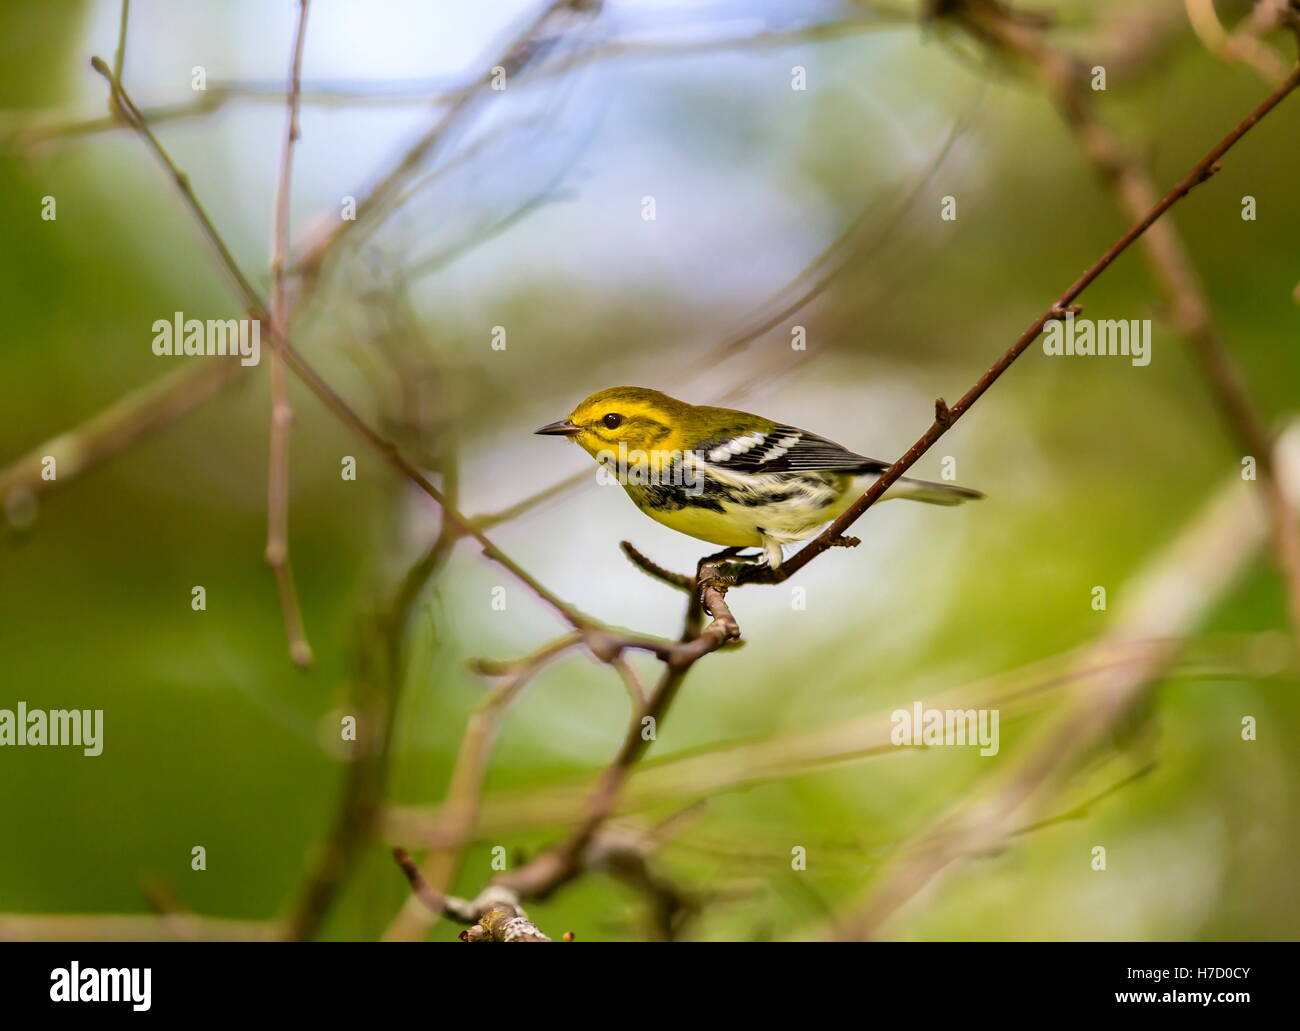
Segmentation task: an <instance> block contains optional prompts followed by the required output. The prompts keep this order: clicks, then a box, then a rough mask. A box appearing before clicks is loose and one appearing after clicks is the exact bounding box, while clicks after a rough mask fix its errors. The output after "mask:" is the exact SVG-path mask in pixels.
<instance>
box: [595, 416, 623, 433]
mask: <svg viewBox="0 0 1300 1031" xmlns="http://www.w3.org/2000/svg"><path fill="white" fill-rule="evenodd" d="M600 421H601V422H603V423H604V424H605V425H606V426H607V427H608V428H609V429H611V430H616V429H618V428H619V427H620V426H622V425H623V416H621V415H619V414H618V412H610V413H609V414H608V415H607V416H605V418H603V419H601V420H600Z"/></svg>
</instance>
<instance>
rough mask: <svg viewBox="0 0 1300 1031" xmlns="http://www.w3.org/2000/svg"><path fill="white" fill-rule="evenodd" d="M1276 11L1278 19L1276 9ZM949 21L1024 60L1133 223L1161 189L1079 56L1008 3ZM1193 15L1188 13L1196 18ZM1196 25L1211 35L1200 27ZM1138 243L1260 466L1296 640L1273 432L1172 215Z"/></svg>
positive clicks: (1298, 615) (1293, 534) (1295, 592)
mask: <svg viewBox="0 0 1300 1031" xmlns="http://www.w3.org/2000/svg"><path fill="white" fill-rule="evenodd" d="M1206 8H1208V11H1207V10H1206ZM1188 9H1189V14H1194V15H1195V14H1197V12H1199V16H1200V18H1201V19H1203V18H1209V19H1214V24H1215V25H1216V26H1217V25H1218V21H1217V19H1216V18H1215V15H1214V11H1213V6H1212V5H1210V4H1208V3H1206V4H1201V3H1200V2H1199V0H1191V2H1189V5H1188ZM1277 16H1278V17H1280V16H1281V15H1280V12H1277ZM950 17H951V18H952V19H953V20H954V21H955V22H956V23H957V24H960V25H961V26H962V27H963V28H965V29H966V30H967V31H968V32H970V33H971V34H972V35H974V36H975V37H976V38H978V39H981V40H983V41H985V42H986V43H987V44H989V45H990V46H992V47H994V48H997V49H999V50H1003V51H1006V52H1009V53H1011V54H1013V55H1015V56H1017V57H1019V58H1021V59H1023V60H1024V61H1026V62H1027V63H1028V64H1029V66H1030V67H1031V68H1032V69H1033V71H1034V72H1035V74H1036V75H1037V76H1038V78H1039V80H1040V81H1041V82H1042V83H1043V85H1044V86H1045V87H1046V88H1047V90H1048V92H1049V94H1050V96H1051V98H1052V100H1053V102H1054V103H1055V104H1056V106H1057V108H1058V109H1059V110H1060V112H1061V115H1062V117H1063V118H1064V119H1065V121H1066V124H1067V125H1068V126H1069V128H1070V130H1071V132H1072V133H1073V134H1074V136H1075V139H1076V140H1077V142H1078V144H1079V148H1080V150H1081V151H1082V152H1083V154H1084V156H1085V157H1086V158H1087V159H1088V161H1089V162H1090V163H1091V164H1092V166H1093V168H1094V169H1096V171H1097V173H1098V178H1099V179H1100V180H1101V182H1102V183H1103V184H1104V185H1105V186H1106V187H1107V188H1108V189H1109V190H1110V191H1111V193H1112V194H1113V195H1114V198H1115V201H1116V203H1117V204H1118V205H1119V207H1120V208H1121V210H1122V211H1124V212H1125V213H1126V214H1127V215H1128V216H1129V217H1130V218H1134V219H1139V218H1141V217H1142V214H1143V212H1145V211H1148V210H1150V209H1151V208H1152V207H1153V205H1156V204H1157V198H1158V196H1159V194H1158V191H1157V189H1156V187H1155V184H1154V183H1153V182H1152V179H1151V175H1150V173H1149V172H1148V170H1147V168H1146V165H1145V164H1144V162H1143V161H1142V160H1140V159H1139V158H1138V157H1137V156H1136V155H1134V154H1132V153H1131V152H1129V151H1128V150H1127V149H1126V148H1125V147H1124V145H1123V143H1122V142H1121V141H1120V139H1119V137H1118V136H1117V134H1116V133H1115V132H1114V130H1113V129H1112V128H1111V127H1110V125H1109V124H1107V123H1106V122H1105V121H1104V120H1103V119H1102V117H1101V115H1100V114H1099V113H1098V111H1097V107H1096V104H1095V102H1094V99H1093V94H1092V91H1091V90H1090V89H1089V88H1088V85H1087V79H1086V77H1085V75H1084V74H1083V70H1082V67H1081V65H1080V62H1078V61H1077V60H1076V59H1075V58H1073V57H1072V56H1071V55H1069V54H1068V53H1066V52H1065V51H1063V50H1061V49H1060V48H1057V47H1054V46H1052V45H1051V43H1050V42H1049V41H1048V40H1047V39H1046V38H1045V36H1044V35H1043V34H1042V32H1041V31H1040V30H1038V29H1036V28H1034V27H1027V26H1025V25H1024V24H1023V23H1021V22H1019V21H1016V20H1014V19H1012V18H1009V17H1008V13H1007V9H1006V8H1004V7H1002V6H1001V5H1000V4H998V3H992V2H990V0H960V2H956V0H954V2H953V3H952V4H951V5H950ZM1198 20H1200V19H1198V17H1194V18H1193V22H1194V23H1197V22H1198ZM1202 30H1203V31H1208V29H1206V28H1205V26H1204V25H1202ZM1268 52H1269V53H1270V54H1271V53H1273V52H1272V51H1268ZM1273 56H1274V57H1276V54H1273ZM1283 72H1285V69H1283ZM1270 78H1273V79H1274V80H1276V78H1278V77H1277V76H1270ZM1280 78H1281V79H1282V85H1281V86H1279V87H1278V90H1277V91H1276V92H1275V93H1274V97H1279V96H1284V95H1285V94H1286V93H1287V92H1289V91H1290V90H1291V89H1293V88H1294V86H1295V73H1292V75H1291V77H1290V78H1289V79H1287V78H1286V76H1285V75H1284V74H1283V75H1282V76H1280ZM1288 82H1289V83H1290V85H1288ZM1234 142H1235V141H1234ZM1224 149H1225V150H1226V148H1224ZM1219 156H1220V157H1221V156H1222V152H1220V154H1219ZM1215 161H1217V158H1215ZM1214 169H1215V165H1214V162H1211V163H1210V164H1206V165H1204V166H1203V172H1204V177H1208V175H1209V174H1211V173H1212V172H1213V171H1214ZM1192 185H1195V183H1193V184H1192ZM1142 248H1143V253H1144V254H1145V256H1146V259H1147V262H1148V264H1149V265H1150V266H1151V270H1152V272H1153V273H1154V275H1155V279H1156V282H1157V284H1158V285H1159V287H1160V289H1161V291H1162V292H1163V293H1164V295H1165V298H1166V301H1167V302H1168V304H1169V308H1170V311H1171V313H1172V319H1173V323H1174V327H1175V328H1176V329H1177V330H1178V332H1179V333H1181V334H1182V335H1183V336H1184V337H1185V338H1186V340H1187V342H1188V344H1189V346H1190V348H1191V352H1192V357H1193V358H1194V359H1195V360H1196V362H1197V365H1198V366H1199V368H1200V371H1201V376H1202V378H1203V379H1204V380H1205V382H1206V384H1207V385H1208V386H1209V388H1210V390H1211V393H1212V396H1213V397H1214V400H1215V401H1216V402H1217V404H1218V408H1219V411H1220V413H1221V414H1222V416H1223V419H1224V422H1225V424H1226V426H1227V429H1228V431H1229V432H1230V433H1231V434H1232V436H1233V437H1234V438H1235V439H1236V441H1237V442H1238V444H1239V446H1241V447H1242V448H1244V449H1245V452H1246V453H1247V454H1249V455H1252V456H1254V457H1255V459H1256V461H1257V463H1258V470H1259V477H1260V478H1259V481H1258V482H1259V485H1260V489H1261V491H1262V492H1263V499H1264V504H1265V507H1266V508H1267V509H1268V511H1269V513H1270V518H1271V522H1272V534H1273V550H1274V555H1275V558H1276V561H1277V564H1278V567H1279V569H1280V570H1281V572H1282V577H1283V582H1284V588H1285V593H1286V599H1287V608H1288V612H1289V613H1290V619H1291V625H1292V629H1293V632H1294V633H1295V635H1296V637H1297V640H1300V524H1297V523H1296V521H1295V519H1294V518H1292V517H1291V516H1290V515H1289V511H1288V506H1287V503H1286V499H1285V497H1284V496H1283V493H1282V488H1281V486H1280V485H1279V484H1278V481H1277V476H1276V474H1275V472H1274V468H1273V448H1274V439H1273V434H1272V433H1271V431H1270V430H1269V427H1268V425H1267V424H1266V422H1265V421H1264V419H1263V418H1262V417H1261V415H1260V414H1259V413H1258V411H1257V410H1256V408H1255V405H1254V403H1253V401H1252V400H1251V397H1250V393H1249V390H1248V388H1247V386H1246V382H1245V377H1244V375H1243V374H1242V372H1241V370H1240V369H1239V368H1238V366H1237V364H1236V362H1235V361H1234V360H1233V358H1232V355H1231V353H1230V352H1229V351H1228V349H1227V347H1226V346H1225V345H1224V342H1223V340H1222V339H1221V337H1220V334H1219V331H1218V329H1217V328H1216V326H1215V324H1214V318H1213V316H1212V314H1211V312H1210V306H1209V301H1208V300H1207V298H1206V293H1205V287H1204V286H1203V284H1202V283H1201V279H1200V276H1199V275H1198V274H1197V271H1196V268H1195V266H1194V265H1193V263H1192V260H1191V257H1190V256H1189V254H1188V252H1187V247H1186V245H1185V244H1184V243H1183V240H1182V237H1181V236H1180V235H1179V233H1178V229H1177V227H1176V226H1175V224H1174V223H1173V221H1172V220H1171V219H1165V220H1164V221H1162V222H1160V223H1158V224H1156V225H1152V226H1151V228H1150V231H1149V232H1147V233H1146V234H1145V235H1144V236H1143V238H1142Z"/></svg>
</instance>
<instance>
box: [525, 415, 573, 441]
mask: <svg viewBox="0 0 1300 1031" xmlns="http://www.w3.org/2000/svg"><path fill="white" fill-rule="evenodd" d="M533 432H534V433H539V434H541V435H542V436H545V437H572V436H573V435H574V434H575V433H581V432H582V427H581V426H575V425H574V424H573V422H572V421H571V420H569V419H561V420H560V421H559V422H552V423H547V424H546V425H545V426H543V427H542V428H541V429H540V430H534V431H533Z"/></svg>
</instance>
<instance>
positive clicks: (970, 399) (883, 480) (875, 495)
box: [736, 68, 1300, 584]
mask: <svg viewBox="0 0 1300 1031" xmlns="http://www.w3.org/2000/svg"><path fill="white" fill-rule="evenodd" d="M1297 86H1300V68H1297V69H1296V70H1295V71H1293V72H1292V73H1291V74H1290V75H1289V76H1288V77H1287V79H1286V81H1285V82H1283V83H1282V85H1281V86H1279V87H1278V88H1277V89H1276V90H1274V91H1273V92H1272V93H1271V94H1270V95H1269V96H1268V97H1267V98H1266V99H1265V100H1264V101H1263V102H1262V103H1261V104H1260V105H1259V106H1258V107H1256V108H1255V110H1254V111H1252V112H1251V113H1250V114H1249V115H1247V116H1246V118H1245V119H1243V120H1242V122H1241V123H1240V124H1239V125H1237V127H1236V128H1234V129H1233V130H1232V131H1231V132H1229V133H1228V135H1227V136H1225V137H1224V138H1223V139H1222V140H1221V141H1220V142H1219V143H1218V144H1216V145H1215V146H1214V147H1213V148H1212V149H1211V150H1210V152H1209V153H1208V154H1206V155H1205V157H1203V158H1202V159H1201V160H1200V161H1198V162H1197V163H1196V164H1195V165H1194V166H1193V167H1192V169H1191V170H1190V171H1189V172H1188V173H1187V174H1186V175H1185V176H1183V178H1182V179H1180V180H1179V181H1178V182H1177V183H1176V184H1175V185H1174V187H1173V188H1172V189H1171V190H1170V191H1169V192H1168V193H1167V194H1165V196H1164V197H1163V198H1162V199H1161V200H1159V201H1158V202H1157V203H1156V204H1155V205H1154V206H1153V207H1152V208H1151V209H1150V210H1149V211H1147V212H1146V214H1144V215H1143V216H1142V217H1141V218H1140V219H1138V221H1137V222H1136V223H1135V224H1134V225H1133V227H1132V228H1131V229H1129V230H1128V232H1126V233H1125V234H1124V235H1123V236H1121V237H1120V238H1119V239H1118V240H1117V241H1115V243H1113V244H1112V245H1111V246H1110V247H1109V248H1107V249H1106V251H1105V253H1103V254H1102V256H1101V257H1100V258H1098V259H1097V260H1096V261H1095V262H1093V264H1092V265H1091V266H1090V267H1089V268H1088V269H1087V270H1086V271H1085V272H1084V273H1083V274H1082V275H1081V276H1079V278H1078V279H1076V280H1075V281H1074V282H1073V283H1071V284H1070V286H1069V287H1067V288H1066V289H1065V291H1064V292H1063V293H1062V294H1061V295H1060V296H1059V297H1058V298H1057V299H1056V300H1055V301H1053V302H1052V303H1051V304H1050V305H1049V306H1048V307H1047V309H1046V310H1045V311H1044V312H1043V313H1042V314H1041V315H1039V316H1038V317H1037V318H1036V319H1034V321H1033V322H1032V323H1030V325H1029V328H1027V329H1026V330H1025V331H1024V332H1023V333H1021V334H1020V337H1019V338H1018V339H1017V340H1016V342H1015V343H1014V344H1012V345H1011V347H1010V348H1008V350H1007V351H1006V352H1005V353H1004V354H1003V355H1002V357H1001V358H999V359H998V360H997V361H996V362H994V363H993V365H992V367H991V368H990V369H989V370H988V371H987V372H986V373H984V375H982V376H981V377H980V378H979V379H978V380H977V381H976V382H975V385H974V386H972V387H971V388H970V389H969V390H968V391H966V393H965V394H963V395H962V396H961V398H959V399H958V401H957V403H956V404H954V405H951V406H950V407H949V409H948V412H949V416H950V418H949V420H948V422H947V425H941V424H940V423H939V422H938V421H937V420H936V421H935V422H933V423H931V425H930V428H929V429H927V430H926V431H925V433H923V434H922V435H921V437H920V438H919V439H918V440H917V441H916V443H914V444H913V445H912V446H911V447H910V448H908V449H907V451H906V452H905V453H904V454H903V456H902V457H901V458H899V459H898V461H896V462H894V464H893V465H891V466H890V467H889V468H888V469H886V470H885V471H884V472H883V473H881V475H880V478H879V479H877V480H876V481H875V482H874V483H873V484H872V485H871V487H870V488H869V489H868V490H867V491H866V493H864V494H863V495H862V497H860V498H858V500H857V501H855V502H854V503H853V504H852V505H850V506H849V507H848V509H846V510H845V512H844V513H843V514H842V515H840V516H839V517H838V518H837V519H836V520H835V521H834V522H832V523H831V524H830V526H828V527H827V528H826V529H825V530H823V531H822V533H820V534H819V535H818V536H817V537H815V538H814V539H813V540H812V541H810V542H809V543H808V544H806V545H804V547H803V548H801V549H800V550H799V551H798V552H797V553H796V554H794V555H793V556H791V557H790V558H789V559H788V560H787V561H786V562H784V563H782V565H781V566H780V567H779V568H778V569H777V570H775V571H772V570H770V569H763V570H761V571H755V570H754V569H753V568H750V569H745V570H742V571H741V572H740V573H738V574H737V577H736V583H737V584H744V583H782V582H783V581H785V580H788V579H789V578H790V577H791V576H793V575H794V574H795V573H797V572H798V571H799V570H800V569H802V568H803V567H804V566H806V565H807V564H808V563H809V562H811V561H812V560H813V559H814V558H816V557H817V556H818V555H820V554H822V552H824V551H826V550H827V549H828V548H830V547H832V546H833V544H834V542H835V540H836V539H837V538H839V537H841V536H842V535H843V533H844V531H845V530H846V529H848V528H849V527H850V526H852V525H853V523H854V522H855V521H856V520H857V519H858V518H859V517H860V516H861V515H862V513H863V512H865V511H866V510H867V509H868V508H870V507H871V506H872V505H874V504H875V503H876V502H877V501H879V500H880V497H881V495H882V494H884V493H885V491H886V490H888V489H889V487H890V486H891V485H892V484H893V483H894V482H895V481H896V480H897V479H898V478H899V477H900V476H902V475H903V473H905V472H906V471H907V470H908V469H910V468H911V467H912V466H913V465H914V464H916V461H917V459H919V458H920V457H921V456H922V455H923V454H925V452H927V451H928V450H930V448H931V447H932V446H933V445H934V443H935V441H937V440H938V439H939V438H940V437H942V436H943V435H944V434H945V433H946V432H948V429H949V428H951V426H952V425H953V424H954V423H956V421H957V420H958V419H960V418H961V417H962V416H963V415H965V414H966V412H967V411H968V410H969V409H970V407H971V405H973V404H974V403H975V402H976V401H978V400H979V399H980V398H981V397H982V396H983V395H984V392H985V391H987V390H988V388H989V387H991V386H992V385H993V384H994V383H995V382H996V381H997V380H998V378H999V377H1001V375H1002V374H1003V373H1004V372H1006V371H1007V369H1008V368H1010V367H1011V365H1012V363H1013V362H1014V361H1015V360H1016V359H1017V358H1019V357H1020V355H1021V354H1023V353H1024V352H1025V350H1026V349H1028V347H1029V345H1030V344H1032V343H1033V342H1034V341H1035V340H1037V339H1038V336H1039V334H1040V333H1042V331H1043V327H1044V326H1045V325H1046V324H1047V322H1048V321H1049V320H1051V319H1053V318H1057V317H1059V312H1060V311H1061V310H1063V309H1065V308H1067V307H1068V306H1069V305H1070V304H1071V303H1073V302H1074V300H1075V298H1077V297H1078V296H1079V295H1080V294H1081V293H1083V291H1084V290H1085V289H1086V288H1087V287H1088V286H1089V285H1090V284H1091V283H1092V282H1093V281H1094V280H1095V279H1096V278H1097V277H1098V276H1100V275H1101V274H1102V273H1103V272H1105V271H1106V269H1107V268H1109V267H1110V265H1111V263H1112V262H1114V261H1115V259H1116V258H1118V257H1119V256H1120V255H1121V254H1122V253H1124V251H1126V250H1127V249H1128V248H1129V246H1130V245H1131V244H1132V243H1133V242H1134V241H1135V240H1137V239H1138V238H1139V237H1141V236H1142V234H1143V233H1145V232H1146V231H1147V230H1148V229H1150V228H1151V226H1152V225H1153V224H1155V222H1156V220H1157V219H1159V218H1160V216H1161V215H1163V214H1164V213H1165V212H1166V211H1168V210H1169V209H1170V208H1171V207H1173V206H1174V205H1175V204H1177V203H1178V202H1179V201H1180V200H1182V199H1183V198H1184V197H1186V196H1187V195H1188V194H1189V193H1190V192H1191V191H1192V190H1193V189H1194V188H1195V187H1196V186H1198V185H1200V184H1201V183H1203V182H1205V180H1207V179H1209V178H1210V177H1211V176H1212V175H1214V173H1215V172H1216V171H1218V168H1219V162H1220V161H1221V160H1222V158H1223V157H1224V156H1225V155H1226V154H1227V153H1228V151H1229V150H1231V149H1232V147H1233V146H1234V145H1235V144H1236V143H1237V141H1238V140H1240V139H1241V138H1242V137H1243V136H1245V135H1246V133H1248V132H1249V131H1250V130H1251V129H1253V128H1254V127H1255V126H1256V125H1257V124H1258V123H1259V122H1260V120H1261V119H1262V118H1264V117H1265V116H1266V115H1267V114H1268V113H1269V112H1270V111H1272V110H1273V108H1275V107H1276V106H1277V105H1278V104H1280V103H1281V102H1282V101H1283V100H1285V99H1286V98H1287V96H1289V95H1290V94H1291V92H1292V91H1293V90H1295V88H1296V87H1297Z"/></svg>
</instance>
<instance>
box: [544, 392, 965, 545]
mask: <svg viewBox="0 0 1300 1031" xmlns="http://www.w3.org/2000/svg"><path fill="white" fill-rule="evenodd" d="M537 432H538V433H540V434H546V435H550V436H564V437H568V438H569V439H570V440H572V441H574V442H575V443H576V444H578V445H579V446H580V447H581V448H582V449H583V450H585V451H586V452H587V453H588V454H590V455H592V456H593V457H594V458H595V459H596V461H597V462H598V463H599V464H600V465H601V466H602V469H603V473H604V474H605V475H606V476H608V477H612V480H607V482H615V481H616V482H618V483H620V484H621V485H622V486H623V487H624V489H625V490H626V491H627V493H628V495H629V496H630V497H631V498H632V500H633V502H635V503H636V506H637V508H639V509H640V510H641V511H642V512H644V513H645V514H646V515H648V516H649V517H650V518H651V519H654V520H656V521H657V522H660V523H663V524H664V525H665V526H668V527H671V528H672V529H674V530H677V531H679V532H680V533H684V534H687V535H688V536H690V537H695V538H698V539H699V540H702V541H709V542H711V543H713V544H721V545H722V546H724V547H729V548H730V547H758V548H762V549H763V551H764V553H765V554H766V556H767V561H768V564H769V565H771V566H772V567H773V568H775V567H777V566H779V565H780V564H781V560H782V552H781V546H782V545H783V544H791V543H794V542H795V541H802V540H807V539H808V538H810V537H813V536H815V535H816V533H817V531H818V529H819V528H820V527H821V526H822V525H824V524H825V523H827V522H829V521H830V520H832V519H834V518H835V517H836V516H838V515H840V513H842V512H843V511H844V510H845V509H846V508H848V507H849V506H850V505H851V504H852V503H853V502H854V501H855V500H857V498H858V497H860V496H861V495H862V494H863V492H865V491H866V490H867V488H868V487H870V486H871V484H872V483H873V482H874V481H875V480H876V478H877V477H879V475H880V474H881V473H882V472H884V470H885V469H887V468H888V467H889V463H888V462H881V461H877V460H876V459H874V458H866V457H864V456H862V455H858V454H854V453H853V452H852V451H849V450H847V449H845V448H843V447H841V446H840V445H839V444H836V443H835V442H834V441H830V440H827V439H826V438H825V437H819V436H817V434H815V433H809V432H808V431H807V430H801V429H798V428H797V427H795V426H788V425H786V424H784V423H778V422H773V421H772V420H771V419H764V418H763V417H762V416H761V415H751V414H750V413H749V412H740V411H736V410H734V409H731V408H711V407H708V406H705V405H692V404H687V403H686V402H685V401H678V400H677V399H676V398H672V397H669V396H668V395H667V394H662V393H660V392H659V391H657V390H647V389H645V388H643V387H610V388H609V389H608V390H602V391H600V392H598V393H595V394H592V395H591V397H589V398H587V399H586V400H585V401H583V402H582V403H581V404H579V405H578V407H577V408H575V409H574V410H573V412H572V414H571V415H570V416H569V417H568V418H567V419H561V420H560V421H559V422H553V423H550V424H549V425H547V426H543V427H542V428H541V429H539V430H537ZM983 496H984V495H983V494H981V493H980V492H979V491H975V490H970V489H968V488H966V487H958V486H955V485H953V484H948V483H929V482H927V481H925V480H913V479H908V478H900V479H899V480H898V481H897V482H896V483H894V484H893V486H891V487H890V488H889V490H887V491H886V492H885V494H884V497H883V498H882V500H886V499H889V498H909V499H911V500H913V501H924V502H927V503H929V504H932V505H960V504H961V503H962V502H963V501H968V500H970V499H973V498H982V497H983Z"/></svg>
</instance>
